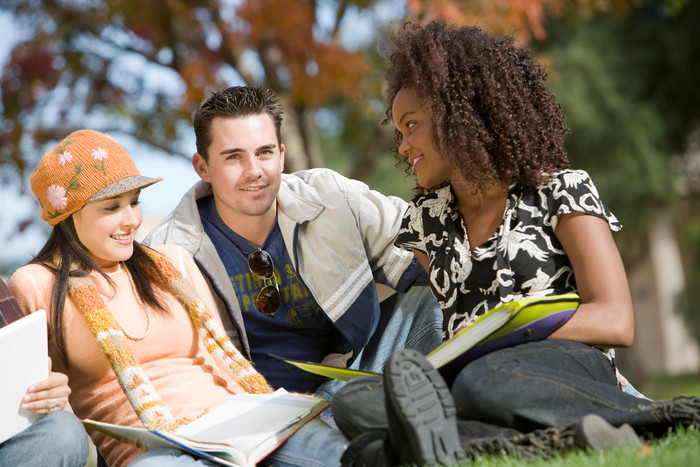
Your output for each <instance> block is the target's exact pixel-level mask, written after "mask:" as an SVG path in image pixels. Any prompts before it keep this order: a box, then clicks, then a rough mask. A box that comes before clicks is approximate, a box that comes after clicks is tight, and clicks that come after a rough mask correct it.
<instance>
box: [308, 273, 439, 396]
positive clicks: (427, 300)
mask: <svg viewBox="0 0 700 467" xmlns="http://www.w3.org/2000/svg"><path fill="white" fill-rule="evenodd" d="M380 308H381V310H382V315H381V318H380V321H379V324H378V325H377V330H376V331H375V332H374V334H373V335H372V338H371V339H370V341H369V342H368V343H367V345H366V346H365V348H364V349H362V351H361V352H360V353H359V355H358V356H357V358H356V359H355V361H354V362H353V363H352V365H350V368H352V369H355V370H363V371H369V372H373V373H382V371H384V363H385V362H386V360H387V359H388V358H389V355H391V354H392V353H394V351H396V350H400V349H403V348H409V349H414V350H417V351H418V352H421V353H422V354H427V353H428V352H430V351H431V350H433V349H434V348H435V347H437V346H438V345H440V344H441V343H442V321H443V319H442V310H440V306H439V305H438V303H437V301H436V300H435V297H433V294H432V292H431V291H430V287H428V286H413V287H411V288H409V289H408V290H407V291H406V292H404V293H396V294H394V295H392V296H390V297H389V298H387V299H386V300H384V301H383V302H381V304H380ZM343 384H345V382H344V381H339V380H331V381H327V382H325V383H323V384H322V385H321V386H319V388H318V389H317V390H316V395H317V396H320V397H323V398H325V399H328V400H331V399H332V398H333V395H334V394H335V392H336V391H337V390H338V389H339V388H340V387H341V386H342V385H343Z"/></svg>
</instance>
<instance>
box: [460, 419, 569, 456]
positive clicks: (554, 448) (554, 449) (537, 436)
mask: <svg viewBox="0 0 700 467" xmlns="http://www.w3.org/2000/svg"><path fill="white" fill-rule="evenodd" d="M574 433H575V428H574V427H573V426H568V427H549V428H542V429H538V430H534V431H531V432H529V433H523V434H519V435H514V436H511V437H508V438H506V437H504V436H494V437H490V438H481V439H476V440H472V441H469V442H467V443H465V444H463V445H462V447H463V448H464V450H465V452H466V454H467V456H468V457H472V458H473V457H476V456H482V455H494V454H504V455H518V456H520V457H523V458H531V457H540V458H544V459H550V458H551V457H553V455H554V454H555V453H561V452H564V451H567V450H569V449H572V448H573V447H574V446H575V443H574Z"/></svg>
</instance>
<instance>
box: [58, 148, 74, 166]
mask: <svg viewBox="0 0 700 467" xmlns="http://www.w3.org/2000/svg"><path fill="white" fill-rule="evenodd" d="M72 160H73V154H71V153H69V152H68V151H63V152H60V153H59V154H58V165H60V166H64V165H66V164H70V163H71V161H72Z"/></svg>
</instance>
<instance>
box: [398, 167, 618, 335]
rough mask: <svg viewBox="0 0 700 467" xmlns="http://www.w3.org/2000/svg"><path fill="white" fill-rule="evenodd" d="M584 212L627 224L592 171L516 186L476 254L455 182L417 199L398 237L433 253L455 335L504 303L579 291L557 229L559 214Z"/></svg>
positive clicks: (439, 294) (434, 277)
mask: <svg viewBox="0 0 700 467" xmlns="http://www.w3.org/2000/svg"><path fill="white" fill-rule="evenodd" d="M577 211H578V212H583V213H586V214H590V215H592V216H596V217H600V218H603V219H605V220H607V222H608V224H609V225H610V228H611V229H612V230H613V231H618V230H620V229H621V228H622V226H621V225H620V223H619V222H618V220H617V219H616V218H615V216H614V215H613V214H612V213H611V212H610V210H608V208H607V207H605V205H604V204H603V203H602V201H601V200H600V197H599V195H598V191H597V190H596V188H595V185H594V184H593V182H592V180H591V178H590V176H589V175H588V174H587V173H586V172H585V171H583V170H565V171H562V172H559V173H557V174H555V176H554V178H553V179H552V180H551V182H550V183H548V184H546V185H543V186H541V187H539V188H523V187H521V186H517V185H513V186H512V187H510V189H509V190H508V202H507V204H506V209H505V212H504V215H503V223H502V224H501V225H500V226H499V227H498V229H497V230H496V232H495V234H494V235H493V236H492V237H491V238H490V239H489V240H487V241H486V242H484V243H483V244H481V245H479V246H478V247H477V248H476V249H475V250H474V252H473V254H472V253H471V252H470V248H469V239H468V238H467V230H466V226H465V225H464V222H463V220H462V216H461V215H460V214H459V212H458V211H457V209H456V208H455V199H454V193H453V192H452V190H451V188H450V186H444V187H442V188H438V189H435V190H434V191H431V192H429V193H424V194H423V195H420V196H418V197H416V198H415V199H414V200H413V201H412V202H411V204H410V206H409V208H408V210H407V211H406V213H405V214H404V218H403V222H402V225H401V230H400V231H399V234H398V237H397V239H396V242H395V243H396V245H397V246H399V247H402V248H406V249H416V250H418V251H421V252H423V253H425V254H427V255H428V257H429V258H430V267H429V272H430V287H431V289H432V291H433V294H434V295H435V297H436V298H437V300H438V302H439V303H440V307H441V308H442V311H443V316H444V329H443V332H444V337H445V338H448V337H452V335H453V334H454V332H455V331H456V330H457V329H458V328H460V327H461V325H463V324H470V323H471V322H472V321H473V320H474V319H476V317H477V316H479V315H481V314H482V313H484V312H485V311H487V310H489V309H491V308H493V307H494V306H496V305H498V304H499V303H502V302H509V301H512V300H520V299H522V298H528V297H542V296H547V295H553V294H562V293H568V292H576V291H577V288H576V281H575V279H574V276H573V271H572V269H571V264H570V262H569V259H568V257H567V256H566V253H565V252H564V249H563V248H562V246H561V244H560V243H559V240H558V239H557V237H556V236H555V235H554V231H555V229H556V227H557V222H558V220H559V216H561V215H563V214H569V213H572V212H577Z"/></svg>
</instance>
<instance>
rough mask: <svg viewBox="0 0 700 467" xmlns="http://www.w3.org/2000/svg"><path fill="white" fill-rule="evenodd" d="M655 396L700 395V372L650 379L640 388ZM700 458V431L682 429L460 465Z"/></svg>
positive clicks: (673, 464) (545, 466)
mask: <svg viewBox="0 0 700 467" xmlns="http://www.w3.org/2000/svg"><path fill="white" fill-rule="evenodd" d="M638 389H641V391H642V392H643V393H644V394H646V395H647V397H650V398H652V399H656V400H662V399H671V398H673V397H674V396H677V395H681V394H688V395H694V396H698V397H700V375H697V374H692V375H679V376H668V375H658V376H655V377H653V378H651V379H650V380H649V381H648V382H647V383H646V384H645V385H644V386H643V387H641V388H640V387H638ZM699 458H700V430H698V429H697V428H694V429H690V430H684V429H679V430H677V431H676V432H671V433H669V434H668V435H667V436H664V437H662V438H658V439H653V440H647V441H646V442H645V443H644V444H643V445H642V446H641V447H635V448H631V447H627V448H615V449H610V450H606V451H572V452H568V453H564V454H559V455H556V456H555V457H553V458H551V459H547V460H545V459H540V458H537V459H523V458H520V457H516V456H509V457H508V456H490V457H480V458H477V459H475V460H472V461H468V462H464V463H462V464H460V465H464V466H466V465H469V466H475V467H558V466H566V467H589V466H592V465H595V466H611V467H612V466H615V467H618V466H627V465H634V466H635V467H637V466H640V467H645V466H649V467H677V466H683V467H690V466H694V465H698V459H699Z"/></svg>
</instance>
